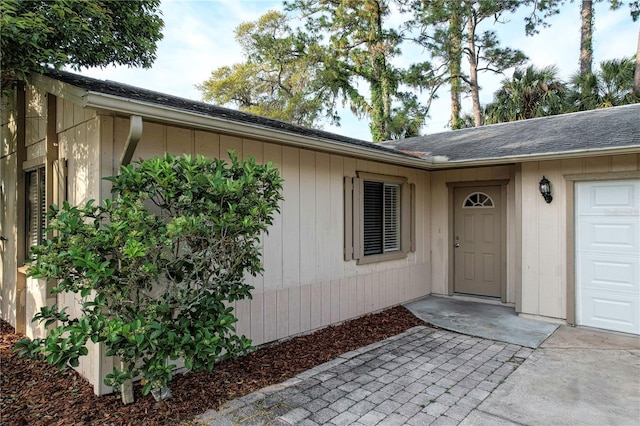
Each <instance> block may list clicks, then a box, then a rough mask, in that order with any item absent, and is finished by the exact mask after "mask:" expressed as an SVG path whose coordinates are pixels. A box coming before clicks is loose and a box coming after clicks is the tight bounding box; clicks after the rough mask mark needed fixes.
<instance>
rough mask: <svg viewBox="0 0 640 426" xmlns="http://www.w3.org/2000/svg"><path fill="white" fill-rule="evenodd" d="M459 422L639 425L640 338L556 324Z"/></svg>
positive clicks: (469, 423) (468, 423)
mask: <svg viewBox="0 0 640 426" xmlns="http://www.w3.org/2000/svg"><path fill="white" fill-rule="evenodd" d="M462 424H463V425H515V424H518V425H520V424H526V425H629V426H635V425H638V424H640V337H633V336H630V335H624V334H618V333H609V332H603V331H596V330H593V329H585V328H572V327H568V326H562V327H560V328H559V329H558V331H556V332H555V333H554V334H553V336H551V337H550V338H549V339H548V340H547V341H545V342H544V343H543V345H542V346H541V347H540V348H539V349H537V350H536V351H535V352H534V353H533V354H532V355H531V356H530V357H529V358H528V359H527V361H526V362H525V363H524V364H522V365H521V366H520V367H519V368H518V369H517V370H516V371H515V372H514V373H513V374H512V375H511V376H510V377H509V378H508V379H507V380H506V381H505V383H504V384H502V385H500V386H499V387H498V388H497V389H496V390H495V391H494V392H493V393H492V394H491V396H489V397H488V398H487V399H486V400H485V401H483V402H482V404H480V405H479V406H478V407H477V409H476V410H474V411H473V412H472V413H470V415H469V416H468V417H467V418H465V419H464V421H463V422H462Z"/></svg>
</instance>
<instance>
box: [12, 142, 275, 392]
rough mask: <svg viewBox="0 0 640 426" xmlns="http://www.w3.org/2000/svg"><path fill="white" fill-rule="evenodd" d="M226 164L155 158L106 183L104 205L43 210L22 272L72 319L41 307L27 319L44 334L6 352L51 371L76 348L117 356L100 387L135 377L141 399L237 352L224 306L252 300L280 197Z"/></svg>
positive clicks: (248, 166)
mask: <svg viewBox="0 0 640 426" xmlns="http://www.w3.org/2000/svg"><path fill="white" fill-rule="evenodd" d="M229 154H230V156H231V163H230V164H227V163H226V162H224V161H222V160H210V159H206V158H204V157H201V156H198V157H197V158H193V157H190V156H184V157H176V156H172V155H168V154H167V155H165V156H164V158H156V159H150V160H145V161H141V162H139V163H136V164H135V165H131V166H125V167H123V168H122V169H121V173H120V175H118V176H116V177H112V178H109V180H111V182H112V184H113V190H112V192H113V194H114V196H113V200H105V202H104V205H103V206H97V205H96V204H95V203H94V202H93V201H89V202H88V203H87V204H86V205H84V206H81V207H74V206H70V205H69V204H68V203H66V202H65V203H64V205H63V206H62V208H60V209H59V208H57V207H56V206H53V207H52V208H51V210H50V212H49V216H48V217H49V226H48V229H49V230H51V231H53V235H54V237H53V238H52V239H50V240H47V241H46V242H45V243H44V244H43V245H41V246H38V247H36V248H34V249H33V251H32V253H31V255H32V260H33V263H32V265H31V267H30V270H29V274H30V276H32V277H35V278H41V279H45V280H55V281H56V283H57V285H56V286H55V287H54V289H53V292H54V293H64V292H66V293H69V292H70V293H75V294H77V295H79V296H80V298H81V301H82V308H81V311H82V314H81V315H79V316H78V317H77V318H75V317H71V316H69V315H68V314H67V313H66V308H63V309H59V308H58V307H57V306H53V307H51V308H49V307H44V308H42V310H41V311H40V313H39V314H37V315H36V316H35V317H34V321H41V322H44V324H45V325H46V326H47V327H49V326H51V327H52V328H49V331H48V334H47V336H46V337H45V338H42V339H34V340H33V341H30V340H28V339H23V340H21V341H20V342H19V343H18V345H17V347H16V350H18V351H20V353H21V354H23V355H27V356H30V357H44V358H45V359H46V360H47V362H49V363H51V364H55V365H57V366H58V367H60V368H64V367H65V366H67V365H71V366H77V365H78V358H79V357H80V356H82V355H86V354H87V348H86V343H87V341H88V340H89V339H91V341H92V342H100V343H103V344H104V345H105V347H106V349H107V355H115V356H118V357H120V359H121V360H122V361H123V363H124V365H125V368H124V369H123V370H119V369H117V368H116V369H114V371H113V373H111V374H109V375H108V376H107V377H106V379H105V383H106V384H108V385H112V386H115V387H118V386H119V385H121V384H122V383H124V382H125V381H126V380H128V379H132V378H134V377H138V376H140V377H141V378H142V381H143V383H144V386H143V394H145V395H146V394H148V393H149V391H151V390H152V389H166V386H167V382H168V381H169V380H171V375H172V371H173V369H174V367H175V366H174V365H172V364H170V360H176V359H178V358H182V359H183V360H184V362H185V366H186V368H188V369H193V370H196V371H199V370H205V369H206V370H209V371H211V370H212V369H213V367H214V363H215V362H217V361H218V360H220V359H225V358H228V357H235V356H237V355H239V354H241V353H246V352H247V350H249V349H250V347H251V342H250V341H249V340H248V339H247V338H245V337H244V336H242V337H238V336H236V334H235V329H234V323H235V322H236V321H237V319H236V318H235V316H234V315H233V309H232V308H231V307H230V306H229V305H230V303H231V302H234V301H237V300H241V299H244V298H250V297H251V290H252V287H251V286H250V285H248V284H246V283H245V282H244V278H245V276H246V275H245V274H246V273H250V274H252V275H253V276H255V275H256V274H259V273H261V272H262V264H261V261H260V248H259V243H260V236H261V235H262V234H263V233H266V232H267V228H268V226H269V225H271V224H272V221H273V215H274V213H275V212H278V211H279V201H280V200H281V199H282V197H281V190H282V180H281V179H280V177H279V173H278V170H277V169H275V168H274V167H273V165H272V164H270V163H269V164H266V165H257V164H256V163H255V160H254V159H249V160H247V161H239V160H238V159H237V158H236V157H235V155H234V154H233V153H232V152H230V153H229Z"/></svg>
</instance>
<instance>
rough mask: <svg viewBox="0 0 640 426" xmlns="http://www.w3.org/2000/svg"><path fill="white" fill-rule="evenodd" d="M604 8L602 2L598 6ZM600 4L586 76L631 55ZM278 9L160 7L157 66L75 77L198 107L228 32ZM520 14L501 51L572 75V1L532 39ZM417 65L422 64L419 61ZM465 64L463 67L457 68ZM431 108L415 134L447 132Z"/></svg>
mask: <svg viewBox="0 0 640 426" xmlns="http://www.w3.org/2000/svg"><path fill="white" fill-rule="evenodd" d="M604 3H606V2H604ZM604 3H594V8H595V32H594V69H596V68H597V65H598V64H599V63H600V62H601V61H603V60H606V59H613V58H621V57H624V56H631V55H634V54H635V51H636V46H637V43H638V30H639V29H640V22H635V23H634V22H633V21H632V20H631V17H630V16H629V10H628V8H627V7H626V6H625V7H623V8H621V9H620V10H617V11H611V10H609V8H608V7H607V6H606V4H604ZM270 9H274V10H282V2H281V1H271V0H262V1H260V0H200V1H195V0H162V3H161V10H162V15H163V19H164V22H165V26H164V29H163V34H164V38H163V40H162V41H160V43H159V44H158V50H157V59H156V61H155V63H154V65H153V67H152V68H150V69H140V68H127V67H113V66H110V67H106V68H102V69H100V68H92V69H85V70H82V71H80V74H83V75H86V76H89V77H95V78H99V79H103V80H113V81H117V82H120V83H126V84H130V85H133V86H138V87H142V88H145V89H149V90H155V91H158V92H162V93H167V94H171V95H174V96H180V97H183V98H188V99H192V100H198V101H199V100H202V94H201V92H200V91H199V90H198V89H197V88H196V85H198V84H201V83H202V82H204V81H205V80H206V79H207V78H209V76H210V74H211V72H212V71H213V70H214V69H216V68H218V67H221V66H224V65H232V64H234V63H237V62H242V60H243V56H242V52H241V50H240V47H239V45H238V44H237V43H236V42H235V39H234V29H235V27H236V26H238V25H239V24H240V23H242V22H246V21H253V20H256V19H258V18H259V17H260V16H261V15H262V14H264V13H265V12H266V11H268V10H270ZM524 16H525V13H524V12H521V13H518V14H516V15H510V16H507V17H505V18H506V19H507V20H508V22H507V23H505V24H498V26H497V27H496V28H495V29H496V31H497V32H498V35H499V37H500V39H501V40H502V42H503V45H504V46H509V47H512V48H518V49H520V50H522V51H523V52H524V53H525V54H526V55H527V56H528V57H529V62H528V64H527V65H535V66H536V67H543V66H547V65H556V66H557V67H558V69H559V75H560V78H562V79H565V80H567V79H569V78H570V77H571V75H572V74H573V73H575V72H576V70H577V69H578V55H579V45H580V2H579V1H573V2H571V3H568V4H567V5H565V6H564V9H563V10H562V12H561V13H560V14H558V15H556V16H554V17H552V18H551V19H550V20H549V23H550V24H551V26H550V27H548V28H543V29H541V31H540V33H539V34H538V35H536V36H533V37H531V36H526V35H525V32H524V21H523V18H524ZM424 54H425V53H424V52H422V51H419V50H416V49H405V51H403V56H402V57H401V58H399V59H398V61H399V62H398V63H404V62H405V61H406V63H410V60H414V58H415V57H416V56H421V55H424ZM420 60H423V59H422V58H420ZM465 65H466V64H465V63H463V67H464V66H465ZM511 73H512V70H509V71H508V72H507V73H506V74H505V75H489V74H480V76H479V82H480V86H481V92H480V98H481V102H482V104H486V103H488V102H491V100H492V99H493V93H494V92H495V91H496V90H497V89H498V88H499V86H500V81H501V80H502V79H504V78H507V77H510V76H511ZM443 89H444V90H441V92H440V94H439V99H437V100H436V101H435V102H434V103H433V104H432V106H431V110H430V112H429V118H428V119H427V125H426V127H425V128H423V129H422V133H423V134H429V133H439V132H443V131H448V130H450V129H449V128H448V127H447V124H448V120H449V113H450V107H449V100H448V98H449V96H448V92H447V90H448V89H447V88H446V87H445V88H443ZM463 113H471V102H470V100H469V99H463ZM341 116H342V121H341V126H340V127H334V126H329V125H325V126H324V129H325V130H328V131H331V132H334V133H338V134H342V135H345V136H350V137H354V138H358V139H363V140H371V135H370V132H369V126H368V122H367V121H366V120H358V119H357V118H355V117H354V116H353V115H352V114H351V113H350V112H349V111H348V109H344V110H343V111H342V112H341Z"/></svg>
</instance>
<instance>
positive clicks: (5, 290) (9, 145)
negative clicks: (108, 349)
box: [0, 87, 109, 393]
mask: <svg viewBox="0 0 640 426" xmlns="http://www.w3.org/2000/svg"><path fill="white" fill-rule="evenodd" d="M49 96H50V95H49ZM2 112H3V117H2V119H3V123H10V124H8V125H7V126H3V128H2V129H3V130H2V158H1V159H0V161H1V162H2V168H1V176H2V221H1V222H0V223H1V227H2V228H0V235H3V236H5V237H6V238H7V239H8V241H7V242H3V243H1V244H3V246H2V257H1V262H2V263H1V266H2V282H1V285H0V310H1V316H2V319H3V320H5V321H7V322H9V323H10V324H11V325H13V326H17V327H18V329H19V330H20V331H23V332H24V333H25V334H26V335H27V336H28V337H30V338H35V337H42V336H44V329H43V328H42V327H41V326H40V325H39V324H37V323H32V322H31V318H32V317H33V315H34V314H36V313H37V312H38V311H39V310H40V308H41V307H42V306H44V305H52V304H54V303H56V302H57V303H58V304H59V305H62V306H69V307H70V309H69V311H68V312H69V313H70V314H71V315H74V314H77V313H79V309H80V305H79V303H78V300H76V298H75V297H74V296H73V295H58V296H57V297H56V296H53V297H52V296H51V295H50V292H49V291H50V288H51V284H49V285H47V283H46V282H45V281H43V280H37V279H33V278H26V277H25V273H26V268H25V267H23V265H22V264H19V263H21V261H20V260H19V259H18V255H17V253H18V245H24V241H20V239H21V238H20V237H19V236H18V232H19V231H18V230H19V229H20V228H21V227H24V224H23V223H22V221H23V220H24V218H19V217H18V215H17V211H18V205H17V203H19V202H20V200H22V201H24V196H23V195H19V194H18V183H17V180H18V178H19V177H20V176H23V175H24V172H25V171H28V170H29V169H33V168H34V167H39V166H42V165H45V166H46V180H47V186H48V188H49V189H51V188H54V187H53V185H52V183H53V173H52V164H51V163H52V158H60V159H65V160H67V164H68V172H69V175H70V176H73V177H74V178H73V179H69V185H68V187H67V191H66V196H67V199H68V200H69V202H71V203H72V204H80V203H84V202H86V201H88V200H89V199H92V198H93V199H99V198H100V180H101V178H100V170H99V168H96V164H99V160H100V151H99V150H97V149H95V147H98V146H99V134H98V129H99V127H98V126H99V118H98V117H97V115H96V113H95V111H93V110H89V109H84V108H82V107H79V106H78V105H74V104H73V103H71V102H69V101H65V100H63V99H60V98H58V99H57V100H56V102H55V113H51V111H48V100H47V95H46V94H45V93H44V92H42V91H39V90H37V89H35V88H34V87H27V89H26V91H25V116H26V120H25V126H24V147H19V146H18V138H17V136H16V125H15V123H16V122H17V121H16V118H15V114H17V108H16V106H15V102H14V103H13V104H11V103H3V109H2ZM54 117H55V119H56V123H55V127H54V126H53V125H52V126H51V129H54V130H53V133H52V135H51V137H52V139H55V140H48V135H47V131H48V129H47V123H48V119H49V118H51V119H53V118H54ZM52 124H53V123H52ZM56 144H57V148H56ZM47 146H50V147H53V148H52V149H55V150H56V152H47ZM20 149H22V150H23V151H24V161H20V163H21V164H18V160H17V153H18V151H19V150H20ZM54 191H55V192H56V193H55V194H53V193H51V192H54ZM49 192H50V194H48V195H47V199H48V200H52V199H55V200H57V201H61V200H62V197H64V196H65V194H63V193H59V191H58V188H57V187H55V188H54V190H53V191H49ZM22 239H24V237H22ZM16 292H18V293H20V294H19V295H17V296H16ZM101 352H102V351H101V350H100V348H99V347H98V346H96V345H91V344H90V347H89V355H88V356H87V357H83V358H81V360H80V366H79V367H78V371H79V372H80V373H81V374H82V375H83V376H84V377H86V378H87V379H89V380H90V381H91V383H92V384H93V385H94V390H95V392H96V393H104V392H105V391H107V389H105V386H104V385H102V384H101V383H102V378H101V377H99V372H100V371H102V370H101V369H100V368H101V367H100V363H99V362H97V360H98V358H99V357H101V355H102V353H101ZM102 365H103V366H106V367H109V365H108V364H107V363H105V362H104V361H103V363H102Z"/></svg>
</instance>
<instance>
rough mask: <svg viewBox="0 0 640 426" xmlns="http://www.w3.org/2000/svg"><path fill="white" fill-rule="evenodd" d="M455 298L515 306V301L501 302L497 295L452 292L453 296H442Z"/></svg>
mask: <svg viewBox="0 0 640 426" xmlns="http://www.w3.org/2000/svg"><path fill="white" fill-rule="evenodd" d="M444 297H449V298H451V299H456V300H465V301H467V302H478V303H486V304H488V305H499V306H508V307H512V308H515V306H516V305H515V303H503V302H502V300H500V298H499V297H490V296H481V295H479V294H466V293H453V296H444Z"/></svg>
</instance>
